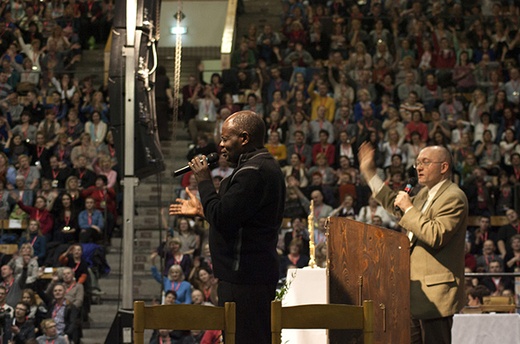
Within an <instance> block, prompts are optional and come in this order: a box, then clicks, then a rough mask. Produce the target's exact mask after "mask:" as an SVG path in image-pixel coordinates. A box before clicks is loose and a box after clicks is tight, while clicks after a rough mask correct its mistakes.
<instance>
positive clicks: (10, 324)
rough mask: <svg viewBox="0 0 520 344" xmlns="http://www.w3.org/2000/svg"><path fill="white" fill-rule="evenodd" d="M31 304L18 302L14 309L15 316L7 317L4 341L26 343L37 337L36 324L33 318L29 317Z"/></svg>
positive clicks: (16, 343)
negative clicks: (29, 318)
mask: <svg viewBox="0 0 520 344" xmlns="http://www.w3.org/2000/svg"><path fill="white" fill-rule="evenodd" d="M29 308H30V307H29V305H28V304H26V303H24V302H18V303H17V304H16V307H15V309H14V318H12V319H9V321H8V320H7V319H6V324H5V327H4V341H5V339H7V340H9V343H14V344H24V343H25V342H26V341H27V340H29V339H31V338H33V339H34V338H36V336H35V332H34V324H33V322H32V320H28V319H27V315H28V314H29Z"/></svg>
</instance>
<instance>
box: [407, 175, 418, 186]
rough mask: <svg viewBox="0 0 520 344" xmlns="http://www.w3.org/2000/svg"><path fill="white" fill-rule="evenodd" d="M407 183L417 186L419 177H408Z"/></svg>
mask: <svg viewBox="0 0 520 344" xmlns="http://www.w3.org/2000/svg"><path fill="white" fill-rule="evenodd" d="M406 184H410V185H411V186H412V187H414V186H416V185H417V178H415V177H412V178H410V179H408V182H407V183H406Z"/></svg>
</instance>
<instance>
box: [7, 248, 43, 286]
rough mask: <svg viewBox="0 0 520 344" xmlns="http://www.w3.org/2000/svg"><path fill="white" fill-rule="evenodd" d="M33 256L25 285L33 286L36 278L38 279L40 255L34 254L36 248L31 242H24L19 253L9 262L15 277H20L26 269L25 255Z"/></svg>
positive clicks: (28, 267) (28, 266)
mask: <svg viewBox="0 0 520 344" xmlns="http://www.w3.org/2000/svg"><path fill="white" fill-rule="evenodd" d="M25 256H29V257H31V259H30V261H29V264H28V265H27V279H26V280H25V285H29V286H32V285H33V284H34V283H35V282H36V280H37V279H38V268H39V265H38V257H35V256H34V249H33V247H32V245H31V243H28V242H26V243H24V244H22V245H21V246H20V249H19V250H18V254H17V255H15V256H14V257H13V258H12V259H11V260H10V261H9V263H8V265H9V266H10V267H11V269H13V275H14V278H15V279H16V278H18V276H20V275H21V274H22V272H23V269H24V257H25Z"/></svg>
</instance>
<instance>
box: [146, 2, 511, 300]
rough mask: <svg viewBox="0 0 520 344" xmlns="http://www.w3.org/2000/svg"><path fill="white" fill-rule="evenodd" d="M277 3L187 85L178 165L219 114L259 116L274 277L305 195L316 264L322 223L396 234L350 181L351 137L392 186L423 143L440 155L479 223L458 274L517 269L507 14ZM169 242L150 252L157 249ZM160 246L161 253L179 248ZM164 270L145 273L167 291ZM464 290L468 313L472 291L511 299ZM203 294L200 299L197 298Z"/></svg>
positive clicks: (497, 289) (303, 210)
mask: <svg viewBox="0 0 520 344" xmlns="http://www.w3.org/2000/svg"><path fill="white" fill-rule="evenodd" d="M282 4H283V8H284V12H283V14H282V17H281V25H280V27H281V29H280V30H279V31H276V30H275V29H274V28H273V27H272V26H271V25H269V24H266V25H263V27H259V26H257V25H256V24H254V23H253V24H251V25H250V27H249V31H248V32H247V34H246V35H244V36H243V37H242V38H241V40H240V41H239V42H238V44H237V46H238V49H237V50H236V51H235V52H234V53H233V54H232V57H231V67H232V68H231V69H229V70H225V71H223V73H222V74H218V73H214V74H213V75H212V76H211V79H210V80H209V82H207V83H206V82H204V81H203V80H202V78H201V77H197V76H196V75H192V76H190V77H189V80H188V84H187V85H185V86H184V87H183V88H182V96H183V104H182V109H181V110H182V111H181V116H182V117H181V119H182V120H183V121H184V123H185V124H186V128H187V130H188V131H189V133H190V137H191V139H192V140H193V145H192V148H191V149H190V152H189V153H188V159H191V158H193V157H194V156H196V155H197V154H205V155H207V154H208V153H210V152H214V151H218V150H219V147H218V143H219V142H220V139H221V136H220V135H221V132H220V128H221V126H222V123H223V121H224V120H225V119H226V118H227V117H228V116H229V115H230V114H232V113H234V112H236V111H238V110H240V109H244V110H252V111H254V112H256V113H258V114H260V115H261V116H262V117H263V118H264V121H265V124H266V127H267V135H266V137H265V140H266V142H267V143H266V145H265V147H266V148H267V149H268V150H269V152H271V154H272V155H273V156H274V157H275V158H276V159H277V161H278V162H279V164H280V168H281V169H282V171H283V173H284V175H285V177H286V186H287V198H286V204H285V213H284V217H285V218H286V221H285V222H284V223H285V224H286V225H287V227H288V228H289V230H288V231H287V232H286V231H285V230H283V231H282V232H281V233H280V240H279V245H278V250H279V254H280V259H281V262H282V264H281V271H280V278H283V277H284V276H285V274H286V270H287V268H288V267H292V266H297V267H303V266H305V265H307V262H308V259H309V257H308V255H309V249H308V242H309V233H308V231H307V228H308V225H307V216H308V213H309V203H310V200H313V201H314V219H315V224H314V227H315V237H314V240H315V242H316V244H317V248H316V255H317V257H316V258H317V260H318V263H319V264H324V263H325V258H324V252H326V246H325V245H326V235H325V234H324V233H325V224H326V222H325V220H324V219H325V218H326V217H327V216H344V217H349V218H352V219H356V220H358V221H363V222H367V223H370V224H374V225H379V226H383V227H386V228H389V229H393V230H398V231H400V230H401V228H400V227H399V226H398V223H399V219H398V218H396V217H395V216H394V215H392V214H388V213H387V212H386V211H385V210H384V209H383V208H382V207H381V206H380V205H379V204H378V202H377V201H376V200H375V199H374V198H372V197H371V190H370V188H369V186H368V185H367V181H365V180H364V179H363V178H362V177H361V175H360V171H359V161H358V157H357V154H358V148H359V146H360V145H361V144H362V143H364V142H370V143H372V145H373V146H374V147H375V148H376V151H375V155H374V160H375V163H376V166H377V174H378V175H379V176H380V178H381V179H382V180H383V181H384V183H385V184H387V185H388V186H390V188H392V189H393V190H402V189H403V188H404V187H405V185H406V184H407V183H408V181H409V180H410V178H413V177H415V176H416V170H415V167H416V165H417V164H420V163H422V162H417V156H418V154H419V152H420V151H421V150H422V149H423V148H425V147H427V146H430V145H438V146H443V147H445V148H446V149H447V150H448V151H449V152H451V154H452V156H453V171H452V175H453V177H452V178H453V180H454V182H456V183H457V184H458V185H459V186H460V188H461V189H462V190H463V191H464V193H465V194H466V197H467V199H468V202H469V212H470V215H471V216H473V217H476V216H478V217H479V218H480V219H481V220H480V221H481V222H482V223H485V222H486V221H487V223H488V225H487V227H486V226H485V225H481V227H480V228H475V227H468V230H467V236H466V242H467V243H466V245H467V254H466V269H467V271H483V272H488V271H489V272H499V271H520V238H519V237H517V236H516V235H517V233H518V232H517V228H518V224H519V223H520V221H519V219H518V215H517V206H518V196H519V194H518V190H517V186H518V183H519V182H520V146H519V145H518V140H519V138H520V119H519V114H520V106H519V104H520V89H519V87H520V80H519V77H520V74H519V69H518V65H519V63H520V59H519V52H520V50H519V48H520V46H519V41H518V40H519V39H520V36H519V34H518V32H520V22H519V19H518V18H520V17H519V14H520V6H519V5H518V4H517V3H516V2H498V1H497V2H486V1H484V2H478V3H472V2H467V1H466V2H465V1H462V2H455V1H446V2H440V1H434V2H426V1H409V2H380V1H369V2H366V3H364V2H363V3H352V2H346V1H343V0H331V1H305V2H303V1H299V0H288V1H283V2H282ZM203 71H204V70H203V68H200V72H201V75H202V72H203ZM232 171H233V169H232V167H230V166H229V165H228V163H227V162H226V161H225V159H220V160H219V162H218V166H217V167H216V168H214V169H213V171H212V176H213V182H214V185H215V188H216V189H217V190H218V188H219V185H220V181H221V180H222V179H223V178H226V177H227V176H229V175H231V173H232ZM196 184H197V183H196V180H195V179H194V178H192V176H191V177H190V175H189V174H188V175H186V176H185V178H184V179H183V182H182V186H183V187H186V186H187V187H188V188H189V190H190V191H191V192H192V193H193V194H196V195H197V185H196ZM417 189H418V187H416V188H414V190H413V193H416V192H418V190H417ZM491 216H507V218H508V220H509V222H510V223H509V224H507V225H505V226H502V227H500V228H496V227H493V228H492V227H491V226H490V224H489V222H490V217H491ZM178 221H180V220H178ZM189 222H190V223H191V224H190V226H189V227H192V226H193V229H192V230H190V231H194V232H193V233H192V234H190V235H192V236H194V237H196V238H197V240H194V241H197V242H198V244H197V248H196V249H195V251H194V255H193V254H192V253H189V254H188V256H189V257H190V259H193V262H194V263H190V265H189V268H188V269H186V267H183V271H184V276H185V278H186V280H187V281H189V282H190V284H192V291H194V292H195V293H199V292H200V291H201V289H200V287H199V285H200V280H199V278H198V271H199V269H200V267H201V266H204V271H205V272H206V273H209V274H210V276H211V271H210V270H208V267H209V269H211V264H207V265H200V263H199V262H200V259H201V257H203V258H202V260H203V261H208V262H211V260H210V259H209V256H207V255H205V256H202V255H201V256H199V255H198V254H197V252H201V251H202V250H201V247H204V242H205V239H206V238H207V235H205V231H204V226H203V225H201V224H200V223H198V220H193V221H191V220H190V221H189ZM182 223H185V220H182ZM183 226H185V224H184V225H183ZM175 235H177V234H172V237H175ZM170 240H173V239H168V240H167V241H166V242H165V243H164V245H162V246H161V248H159V250H158V251H157V252H158V254H166V253H165V251H164V248H165V247H167V246H168V244H167V242H169V241H170ZM484 243H486V244H485V245H484ZM171 245H172V246H171V249H170V250H171V252H174V250H175V249H176V250H180V252H184V251H186V250H188V249H190V250H191V249H192V248H193V247H184V243H183V244H181V246H180V248H176V245H177V244H175V243H171ZM484 247H485V249H484ZM169 254H170V255H175V253H169ZM177 255H178V260H177V259H175V260H174V259H171V260H170V261H178V262H181V258H182V261H185V259H184V257H185V255H186V254H183V255H182V256H181V255H180V254H177ZM168 269H169V267H168V266H165V267H164V271H163V273H164V275H163V276H166V274H167V272H168V271H169V270H168ZM173 276H174V275H173V273H172V272H170V273H169V274H168V279H169V281H164V282H163V279H161V276H160V275H157V276H156V279H157V280H158V281H161V283H165V288H166V284H168V286H170V287H169V288H170V289H171V288H172V287H171V285H172V283H178V282H171V281H174V277H173ZM177 278H178V277H177ZM181 279H182V277H181ZM482 286H485V289H482ZM467 287H468V295H470V296H468V300H470V302H469V304H470V305H474V303H472V302H471V300H474V299H479V297H480V299H481V292H482V290H486V291H487V293H489V294H493V295H508V294H509V295H514V290H513V284H512V283H511V281H510V280H508V279H507V278H501V279H500V278H499V279H497V278H484V279H480V280H471V279H469V280H468V281H467ZM475 290H477V291H476V292H475ZM479 292H480V293H479ZM476 294H478V295H479V297H476V296H475V295H476ZM203 295H205V294H203ZM184 300H186V299H184ZM204 300H205V301H206V302H212V300H211V293H207V295H206V298H205V299H204ZM213 302H214V301H213Z"/></svg>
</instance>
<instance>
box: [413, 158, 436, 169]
mask: <svg viewBox="0 0 520 344" xmlns="http://www.w3.org/2000/svg"><path fill="white" fill-rule="evenodd" d="M442 163H444V161H428V160H423V161H419V160H416V161H415V164H413V168H415V169H416V168H417V167H419V166H424V168H428V167H429V166H430V165H431V164H442Z"/></svg>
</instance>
